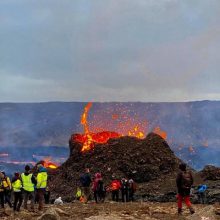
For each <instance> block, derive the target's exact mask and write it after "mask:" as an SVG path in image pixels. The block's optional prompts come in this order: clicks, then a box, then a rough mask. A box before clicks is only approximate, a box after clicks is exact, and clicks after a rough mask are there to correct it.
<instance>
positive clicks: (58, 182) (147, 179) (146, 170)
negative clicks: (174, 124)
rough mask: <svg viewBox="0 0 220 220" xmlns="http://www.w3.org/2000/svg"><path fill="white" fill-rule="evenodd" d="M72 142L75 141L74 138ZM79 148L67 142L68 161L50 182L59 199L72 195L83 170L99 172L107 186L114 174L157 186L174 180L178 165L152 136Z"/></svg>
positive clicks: (75, 144) (156, 136)
mask: <svg viewBox="0 0 220 220" xmlns="http://www.w3.org/2000/svg"><path fill="white" fill-rule="evenodd" d="M71 140H74V138H73V136H72V138H71ZM81 148H82V144H80V143H79V142H75V141H70V157H69V159H68V160H67V161H66V162H65V163H64V164H63V165H62V166H61V167H59V168H58V170H57V172H56V175H53V176H52V178H51V181H50V187H51V189H52V191H53V192H55V193H58V194H61V195H62V196H66V195H70V194H69V193H71V194H72V195H74V194H73V189H74V188H75V187H76V186H77V184H78V179H79V176H80V174H81V173H82V172H84V168H85V167H90V170H91V173H92V174H95V173H96V172H101V173H102V174H103V177H104V180H105V182H106V183H109V182H110V180H111V176H112V175H113V174H114V175H116V176H117V177H118V178H122V177H127V178H133V179H134V180H135V181H136V182H137V183H139V184H140V185H143V184H145V183H148V184H150V183H151V182H155V181H156V182H157V185H158V184H160V182H163V181H161V179H163V180H164V179H165V180H166V178H164V177H167V176H173V177H175V176H176V171H177V170H178V165H179V163H180V162H181V161H180V160H179V159H178V158H177V157H176V156H175V155H174V153H173V152H172V150H171V149H170V147H169V145H168V144H167V142H166V141H165V140H164V139H163V138H161V137H160V136H158V135H157V134H154V133H150V134H149V135H148V136H147V137H146V138H145V139H137V138H135V137H127V136H126V137H120V138H116V139H110V140H109V141H108V142H107V143H106V144H96V145H95V147H94V149H93V150H91V151H88V152H85V153H81V152H80V150H81ZM154 185H155V183H154ZM168 185H170V184H168ZM151 188H152V189H153V187H151ZM148 191H149V190H148Z"/></svg>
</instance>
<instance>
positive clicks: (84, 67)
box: [0, 0, 220, 102]
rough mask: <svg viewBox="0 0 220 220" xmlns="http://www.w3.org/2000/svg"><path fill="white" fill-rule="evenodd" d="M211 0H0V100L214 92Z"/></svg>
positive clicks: (154, 97)
mask: <svg viewBox="0 0 220 220" xmlns="http://www.w3.org/2000/svg"><path fill="white" fill-rule="evenodd" d="M219 70H220V1H219V0H0V102H4V101H14V102H16V101H18V102H35V101H36V102H38V101H55V100H60V101H88V100H91V101H188V100H202V99H212V100H213V99H215V100H216V99H218V100H219V99H220V74H219Z"/></svg>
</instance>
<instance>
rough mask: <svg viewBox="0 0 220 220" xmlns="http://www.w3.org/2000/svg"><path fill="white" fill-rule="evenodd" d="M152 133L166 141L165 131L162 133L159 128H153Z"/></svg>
mask: <svg viewBox="0 0 220 220" xmlns="http://www.w3.org/2000/svg"><path fill="white" fill-rule="evenodd" d="M153 132H154V133H155V134H158V135H159V136H161V137H162V138H163V139H165V140H166V139H167V133H166V132H165V131H162V130H161V129H160V127H156V128H154V130H153Z"/></svg>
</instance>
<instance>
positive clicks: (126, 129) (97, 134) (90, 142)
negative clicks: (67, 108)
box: [73, 102, 167, 152]
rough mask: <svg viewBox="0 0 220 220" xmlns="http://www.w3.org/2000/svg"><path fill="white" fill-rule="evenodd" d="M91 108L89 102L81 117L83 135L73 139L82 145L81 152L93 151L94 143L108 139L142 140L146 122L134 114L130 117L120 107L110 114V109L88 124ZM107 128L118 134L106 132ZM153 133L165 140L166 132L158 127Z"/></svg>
mask: <svg viewBox="0 0 220 220" xmlns="http://www.w3.org/2000/svg"><path fill="white" fill-rule="evenodd" d="M91 107H92V103H91V102H89V103H88V104H87V105H86V106H85V108H84V111H83V114H82V116H81V124H82V125H83V129H84V133H83V134H76V135H74V137H73V139H74V140H75V141H78V142H80V143H82V144H83V147H82V149H81V152H85V151H89V150H91V149H93V148H94V146H95V143H106V142H107V141H108V140H109V139H110V138H118V137H121V136H132V137H137V138H140V139H142V138H144V137H145V136H146V133H147V124H148V122H147V121H146V120H145V121H140V120H139V119H138V116H137V115H136V114H134V115H133V116H131V114H129V113H130V112H129V111H127V112H126V110H125V109H120V107H119V108H118V109H117V110H116V111H115V112H112V111H111V109H110V110H108V114H107V115H106V116H103V114H102V112H100V113H99V114H95V115H94V116H93V121H92V122H90V123H89V122H88V114H89V110H90V109H91ZM109 116H110V117H109ZM100 122H101V123H100ZM107 126H108V127H109V128H110V129H114V130H116V131H119V132H111V131H106V127H107ZM154 132H155V133H157V134H158V135H160V136H161V137H162V138H164V139H166V138H167V134H166V132H165V131H162V130H161V129H160V127H156V128H155V129H154Z"/></svg>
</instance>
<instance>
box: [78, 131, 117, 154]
mask: <svg viewBox="0 0 220 220" xmlns="http://www.w3.org/2000/svg"><path fill="white" fill-rule="evenodd" d="M118 137H120V135H119V134H118V133H116V132H110V131H103V132H98V133H89V134H76V135H74V141H77V142H80V143H83V147H82V149H81V151H82V152H85V151H88V150H91V149H92V148H93V147H94V144H95V143H100V144H103V143H106V142H107V141H108V140H109V139H110V138H118Z"/></svg>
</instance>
